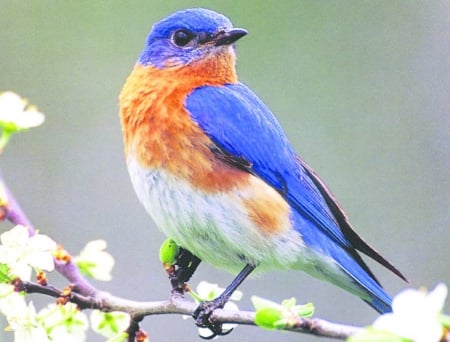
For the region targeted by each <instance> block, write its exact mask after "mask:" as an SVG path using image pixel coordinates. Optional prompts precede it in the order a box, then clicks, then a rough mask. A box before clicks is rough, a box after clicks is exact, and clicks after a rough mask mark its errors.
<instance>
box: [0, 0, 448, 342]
mask: <svg viewBox="0 0 450 342" xmlns="http://www.w3.org/2000/svg"><path fill="white" fill-rule="evenodd" d="M187 7H207V8H210V9H214V10H216V11H219V12H221V13H223V14H225V15H227V16H228V17H229V18H230V19H231V20H232V22H233V23H234V24H235V26H237V27H243V28H246V29H247V30H248V31H249V35H248V36H247V37H245V38H243V39H242V40H240V41H239V42H238V44H237V48H238V71H239V75H240V78H241V80H242V81H243V82H244V83H246V84H247V85H249V86H250V87H251V88H252V89H253V90H254V91H255V92H256V93H257V94H258V95H259V96H260V97H261V98H262V99H263V100H264V102H265V103H266V104H267V105H268V106H269V107H270V108H271V109H272V110H273V112H274V113H275V114H276V116H277V117H278V119H279V120H280V121H281V123H282V125H283V126H284V128H285V130H286V132H287V135H288V136H289V138H290V140H291V142H292V144H293V145H294V147H295V149H296V150H297V151H298V152H299V153H300V155H301V156H302V157H303V158H304V159H305V160H306V161H308V162H309V163H310V164H311V165H312V166H313V167H314V168H315V170H316V171H317V172H318V173H319V174H320V175H321V176H322V178H323V179H324V180H325V181H326V182H327V184H328V185H329V186H330V187H331V189H332V190H333V192H334V194H335V195H336V197H337V198H338V199H339V200H340V202H341V204H342V205H343V207H344V208H345V209H346V212H347V214H348V215H349V217H350V221H351V222H352V223H353V225H354V227H355V228H356V229H357V231H358V232H359V233H360V234H361V235H362V236H363V237H364V238H365V239H366V240H367V241H369V242H370V243H371V244H373V245H374V246H375V247H376V249H378V250H379V251H380V252H382V253H383V254H384V255H385V256H386V257H387V258H388V259H389V260H391V261H392V262H393V263H394V264H395V265H396V266H397V267H398V268H399V269H400V270H402V272H404V274H405V275H406V276H407V277H408V278H409V279H410V280H411V285H412V286H413V287H416V288H417V287H420V286H425V287H427V288H434V286H435V285H436V284H437V283H438V282H441V281H443V282H446V283H447V285H450V256H449V245H450V234H449V228H450V171H449V170H450V111H449V109H450V105H449V104H450V94H449V90H450V78H449V75H450V73H449V71H450V65H449V64H450V58H449V57H450V44H449V41H450V33H449V32H450V30H449V20H448V19H449V14H450V3H449V2H447V1H430V2H425V1H359V0H354V1H333V2H330V1H299V0H296V1H287V0H284V1H264V2H263V1H256V0H255V1H245V2H244V1H242V2H234V1H233V2H232V1H187V0H186V1H181V0H180V1H168V0H164V1H156V0H148V1H127V2H122V1H94V2H93V1H85V0H82V1H60V2H57V1H14V0H10V1H6V0H3V1H1V2H0V47H1V54H0V91H3V90H12V91H15V92H17V93H19V94H21V95H22V96H25V97H27V98H28V99H29V100H30V102H31V103H33V104H37V105H38V106H39V109H40V110H41V111H43V112H44V113H45V114H46V122H45V124H44V125H43V126H42V127H40V128H37V129H33V130H31V131H30V132H28V133H25V134H21V135H20V136H15V137H13V139H12V141H11V143H10V144H9V145H8V147H7V149H6V151H5V152H4V154H3V155H2V156H1V169H2V172H3V175H4V177H5V178H6V181H7V182H8V184H9V185H10V187H11V189H12V190H13V192H14V193H15V195H16V196H17V198H18V199H19V201H20V202H21V204H22V206H23V208H24V209H25V211H26V213H27V214H28V215H29V217H30V218H31V220H32V221H33V223H34V224H35V225H36V227H37V228H39V229H40V230H41V232H43V233H45V234H48V235H50V236H51V237H53V238H54V239H55V240H56V241H58V242H59V243H61V244H62V245H64V246H65V248H66V249H67V250H69V251H70V252H71V253H73V254H77V253H78V252H79V250H80V249H81V248H82V247H83V246H84V245H85V243H86V242H88V241H89V240H93V239H98V238H102V239H105V240H107V242H108V250H109V251H110V252H111V253H112V254H113V255H114V256H115V258H116V267H115V269H114V272H113V277H114V278H113V281H112V282H109V283H100V282H98V283H96V285H97V286H98V287H99V288H100V289H102V290H105V291H110V292H112V293H113V294H115V295H118V296H123V297H127V298H130V299H135V300H161V299H165V298H167V296H168V293H169V283H168V281H167V279H166V275H165V273H164V271H163V270H162V268H161V266H160V264H159V262H158V249H159V246H160V244H161V242H162V241H163V240H164V236H163V235H162V234H161V233H160V232H159V231H158V230H157V228H156V227H155V226H154V225H153V223H152V222H151V220H150V218H149V217H148V216H147V214H146V213H145V211H144V209H143V208H142V207H141V205H140V204H139V203H138V201H137V199H136V196H135V194H134V192H133V190H132V188H131V183H130V181H129V178H128V174H127V170H126V166H125V161H124V157H123V146H122V136H121V131H120V125H119V118H118V105H117V96H118V94H119V92H120V90H121V87H122V85H123V83H124V81H125V79H126V77H127V75H128V74H129V72H130V70H131V69H132V67H133V65H134V63H135V61H136V59H137V56H138V54H139V53H140V51H141V49H142V47H143V44H144V41H145V38H146V35H147V33H148V31H149V30H150V28H151V26H152V24H153V23H154V22H156V21H157V20H159V19H161V18H162V17H164V16H166V15H167V14H169V13H171V12H173V11H175V10H178V9H182V8H187ZM8 228H9V226H8V224H2V225H1V226H0V230H1V231H3V230H6V229H8ZM369 265H371V266H372V267H373V270H374V272H375V273H376V274H377V276H378V277H379V279H380V280H381V281H382V283H383V284H384V286H385V288H386V289H387V290H388V292H389V293H391V294H396V293H397V292H398V291H400V290H402V289H403V288H405V287H406V286H407V285H406V284H405V283H403V282H402V281H401V280H399V279H398V278H396V277H395V276H393V275H392V274H390V273H389V272H388V271H386V270H384V269H382V268H381V267H379V266H378V265H375V264H374V263H372V262H370V261H369ZM232 278H233V276H232V275H230V274H227V273H225V272H222V271H220V270H215V269H213V268H212V267H210V266H208V265H205V264H202V265H201V267H200V269H199V270H198V272H197V273H196V275H195V276H194V278H193V279H192V282H191V284H192V285H193V286H195V285H196V284H197V283H198V282H199V281H200V280H208V281H210V282H213V283H219V284H220V285H221V286H223V287H224V286H226V285H227V284H228V283H229V282H230V281H231V279H232ZM52 279H54V280H53V282H54V283H55V284H56V285H58V286H64V285H65V282H64V281H62V280H61V278H60V277H56V278H52ZM240 290H242V291H243V292H244V299H243V300H242V302H241V303H240V304H239V305H240V307H241V308H242V309H247V310H250V309H251V308H252V306H251V303H250V301H249V298H250V296H251V295H258V296H262V297H265V298H268V299H272V300H275V301H280V300H282V299H285V298H290V297H293V296H294V297H296V298H297V301H298V302H299V303H302V302H309V301H312V302H313V303H314V304H315V305H316V308H317V311H316V316H317V317H321V318H325V319H328V320H332V321H337V322H343V323H348V324H354V325H368V324H370V323H371V322H372V321H373V320H374V319H375V318H376V316H377V314H376V312H375V311H373V310H372V309H371V308H370V307H368V306H367V305H366V304H364V303H363V302H362V301H360V300H359V299H358V298H355V297H353V296H351V295H348V294H347V293H344V292H343V291H341V290H340V289H337V288H335V287H334V286H332V285H329V284H327V283H323V282H319V281H317V280H314V279H311V278H309V277H308V276H306V275H304V274H302V273H299V272H278V273H277V272H274V273H271V274H267V275H263V276H261V277H259V278H257V279H250V280H248V281H246V282H245V283H244V284H243V286H241V288H240ZM32 298H33V301H34V302H35V303H37V306H38V307H40V306H42V305H43V304H44V303H46V302H48V300H47V298H45V300H44V301H42V300H41V298H39V297H37V296H33V297H32ZM449 302H450V301H447V306H446V311H447V313H448V312H449V311H450V305H449ZM0 324H1V327H0V340H1V341H12V333H7V332H5V331H4V327H5V325H6V323H5V322H4V321H0ZM142 327H143V328H144V329H146V330H147V331H148V332H149V334H150V338H151V341H193V340H196V339H197V329H196V328H195V326H194V325H193V324H192V322H191V321H188V320H182V319H181V317H180V316H159V317H158V316H154V317H148V318H146V319H145V320H144V322H143V324H142ZM226 339H228V341H234V340H240V341H256V340H258V341H259V342H264V341H273V340H283V341H298V340H300V339H301V340H302V341H316V340H317V338H315V337H309V336H299V335H298V334H293V333H280V332H267V331H263V330H259V329H257V328H254V327H238V328H236V329H235V331H234V332H233V333H232V334H231V335H230V336H228V337H226V338H223V340H226ZM101 340H102V338H100V337H99V336H97V335H91V336H90V338H89V341H101ZM320 341H326V339H321V340H320Z"/></svg>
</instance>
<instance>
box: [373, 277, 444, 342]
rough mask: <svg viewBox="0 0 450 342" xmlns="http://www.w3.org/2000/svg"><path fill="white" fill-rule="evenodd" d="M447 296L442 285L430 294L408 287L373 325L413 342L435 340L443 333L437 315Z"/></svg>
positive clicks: (434, 341) (377, 328)
mask: <svg viewBox="0 0 450 342" xmlns="http://www.w3.org/2000/svg"><path fill="white" fill-rule="evenodd" d="M446 297H447V287H446V286H445V285H444V284H438V285H437V286H436V288H435V289H434V290H433V291H431V292H429V293H426V292H424V291H418V290H413V289H407V290H405V291H403V292H401V293H399V294H398V295H397V296H396V297H395V298H394V300H393V302H392V313H387V314H384V315H382V316H380V317H379V318H378V319H377V320H376V321H375V322H374V324H373V328H374V329H376V330H380V331H388V332H390V333H393V334H394V335H397V336H400V337H403V338H405V339H407V340H410V341H414V342H438V341H439V340H440V339H441V337H442V333H443V328H442V324H441V322H440V319H439V316H440V314H441V311H442V309H443V307H444V303H445V299H446Z"/></svg>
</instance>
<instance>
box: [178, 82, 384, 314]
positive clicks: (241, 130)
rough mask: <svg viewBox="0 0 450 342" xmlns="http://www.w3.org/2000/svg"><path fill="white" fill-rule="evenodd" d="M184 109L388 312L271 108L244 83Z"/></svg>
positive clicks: (201, 94) (212, 91)
mask: <svg viewBox="0 0 450 342" xmlns="http://www.w3.org/2000/svg"><path fill="white" fill-rule="evenodd" d="M185 105H186V108H187V110H188V111H189V113H190V114H191V117H192V119H193V120H194V121H195V122H196V123H197V124H198V125H199V126H200V127H201V128H202V130H203V131H204V132H205V133H206V134H207V135H208V136H209V137H210V138H211V140H212V141H213V142H214V143H215V144H216V145H217V146H218V147H219V148H220V149H221V150H223V151H225V152H226V153H227V154H230V155H232V156H235V157H236V158H239V159H245V160H247V161H248V162H249V165H251V167H250V169H249V172H251V173H252V174H254V175H256V176H257V177H259V178H261V179H262V180H264V181H265V182H266V183H267V184H269V185H270V186H272V187H273V188H274V189H276V190H277V191H278V192H279V193H280V194H282V196H283V197H284V198H285V199H286V200H287V202H288V203H289V204H290V205H291V207H293V208H294V209H295V211H296V213H297V215H299V216H297V215H294V218H293V220H294V222H295V221H296V220H297V219H300V218H301V219H302V220H303V222H304V221H305V220H306V221H307V222H309V224H307V225H306V226H305V224H302V225H301V224H296V225H295V229H297V230H298V231H299V233H300V234H301V235H302V237H303V240H304V241H305V243H306V244H307V245H308V246H309V247H310V248H312V249H313V250H315V251H317V252H320V253H322V254H325V255H327V256H330V257H331V258H332V259H334V260H335V262H336V263H337V264H338V265H339V267H340V268H341V269H342V270H343V271H344V272H345V273H347V274H348V276H349V277H350V278H351V279H353V281H354V282H356V283H357V284H359V285H360V287H362V288H363V289H365V291H366V292H367V293H368V294H369V295H370V297H371V300H370V301H367V300H366V301H367V302H368V303H369V304H370V305H372V306H373V307H374V308H375V309H377V310H378V311H380V312H386V311H389V310H390V303H391V299H390V298H389V296H388V295H387V294H386V293H385V292H384V290H383V289H382V288H381V286H380V285H379V284H378V282H377V280H376V279H375V278H374V277H373V274H372V273H371V272H370V270H369V268H368V267H367V266H366V265H365V264H364V262H363V261H362V259H361V257H360V256H359V254H357V252H356V251H355V249H354V246H352V243H351V241H349V239H348V238H347V237H346V235H345V234H344V232H343V231H342V229H341V228H340V225H339V223H338V222H337V219H336V217H335V215H334V214H333V212H332V210H331V209H330V207H329V205H328V204H327V200H326V199H325V198H324V196H323V194H322V190H323V189H319V188H318V187H317V185H316V184H315V181H314V179H312V177H311V174H310V171H309V169H306V168H305V167H304V165H306V164H304V163H303V162H302V161H301V160H300V162H299V157H298V156H297V155H296V153H295V152H294V150H293V148H292V146H291V145H290V143H289V141H288V139H287V137H286V135H285V133H284V132H283V129H282V128H281V126H280V124H279V123H278V121H277V120H276V118H275V117H274V115H273V114H272V113H271V111H270V110H269V109H268V108H267V106H266V105H265V104H264V103H263V102H262V101H261V100H260V99H259V98H258V97H257V96H256V95H255V94H254V93H253V92H252V91H251V90H250V89H249V88H248V87H246V86H245V85H243V84H241V83H238V84H227V85H224V86H220V87H211V86H206V87H201V88H198V89H195V90H194V91H193V92H192V93H191V94H190V95H189V96H188V98H187V99H186V104H185ZM316 181H317V180H316ZM296 216H297V219H296ZM355 234H356V233H355ZM356 236H357V235H356ZM358 238H359V237H358ZM367 246H368V245H367ZM369 248H370V247H369ZM330 280H331V279H330Z"/></svg>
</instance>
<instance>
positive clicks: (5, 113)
mask: <svg viewBox="0 0 450 342" xmlns="http://www.w3.org/2000/svg"><path fill="white" fill-rule="evenodd" d="M27 106H28V102H27V100H25V99H22V98H21V97H20V96H19V95H17V94H16V93H13V92H11V91H7V92H4V93H1V94H0V125H1V126H2V127H6V128H7V129H10V130H13V131H17V130H22V129H27V128H31V127H36V126H39V125H41V124H42V123H43V122H44V120H45V117H44V114H42V113H41V112H38V111H37V110H36V108H34V107H32V106H28V107H27Z"/></svg>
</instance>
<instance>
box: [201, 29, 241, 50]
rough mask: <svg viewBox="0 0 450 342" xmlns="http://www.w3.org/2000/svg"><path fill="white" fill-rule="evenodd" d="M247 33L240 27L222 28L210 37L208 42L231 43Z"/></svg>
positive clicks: (218, 44) (216, 44) (219, 44)
mask: <svg viewBox="0 0 450 342" xmlns="http://www.w3.org/2000/svg"><path fill="white" fill-rule="evenodd" d="M246 34H247V31H246V30H244V29H241V28H233V29H230V30H222V31H219V32H217V33H216V34H215V35H213V36H212V37H211V38H210V42H211V43H213V44H214V45H215V46H221V45H230V44H233V43H234V42H235V41H236V40H238V39H239V38H242V37H243V36H245V35H246Z"/></svg>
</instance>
